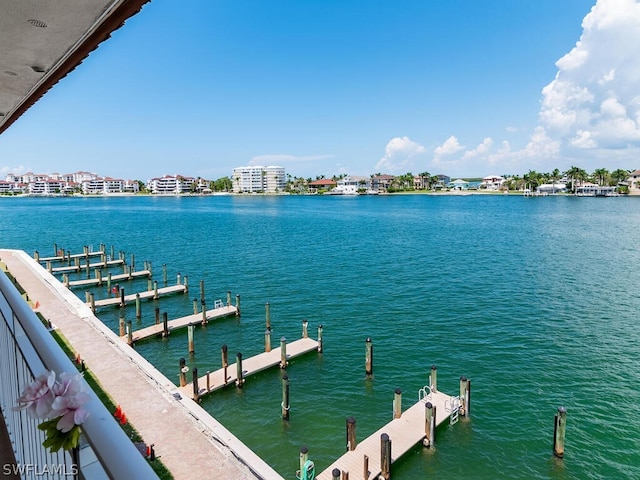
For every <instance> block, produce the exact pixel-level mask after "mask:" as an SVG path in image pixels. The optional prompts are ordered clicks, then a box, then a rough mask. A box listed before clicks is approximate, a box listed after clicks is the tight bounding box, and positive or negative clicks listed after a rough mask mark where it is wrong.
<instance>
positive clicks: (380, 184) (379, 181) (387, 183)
mask: <svg viewBox="0 0 640 480" xmlns="http://www.w3.org/2000/svg"><path fill="white" fill-rule="evenodd" d="M395 179H396V177H394V176H393V175H374V176H373V177H371V180H370V182H371V190H372V191H374V192H386V191H387V190H388V189H389V187H391V186H392V185H393V181H394V180H395Z"/></svg>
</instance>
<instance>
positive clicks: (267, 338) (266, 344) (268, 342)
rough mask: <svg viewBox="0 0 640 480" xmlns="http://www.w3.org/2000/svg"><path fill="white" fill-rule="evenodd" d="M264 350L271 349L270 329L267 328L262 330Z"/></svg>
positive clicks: (268, 350)
mask: <svg viewBox="0 0 640 480" xmlns="http://www.w3.org/2000/svg"><path fill="white" fill-rule="evenodd" d="M264 351H265V352H270V351H271V329H269V328H267V329H266V330H265V332H264Z"/></svg>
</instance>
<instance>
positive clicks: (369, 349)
mask: <svg viewBox="0 0 640 480" xmlns="http://www.w3.org/2000/svg"><path fill="white" fill-rule="evenodd" d="M364 369H365V373H366V374H367V377H371V376H372V375H373V343H372V342H371V338H370V337H367V339H366V340H365V367H364Z"/></svg>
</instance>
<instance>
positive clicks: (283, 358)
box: [280, 337, 288, 368]
mask: <svg viewBox="0 0 640 480" xmlns="http://www.w3.org/2000/svg"><path fill="white" fill-rule="evenodd" d="M287 364H288V362H287V339H286V338H285V337H282V338H281V339H280V368H287Z"/></svg>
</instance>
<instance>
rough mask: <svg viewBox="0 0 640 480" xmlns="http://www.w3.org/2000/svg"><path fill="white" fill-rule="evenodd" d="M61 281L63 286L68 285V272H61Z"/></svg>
mask: <svg viewBox="0 0 640 480" xmlns="http://www.w3.org/2000/svg"><path fill="white" fill-rule="evenodd" d="M62 281H63V282H64V286H65V287H67V288H70V287H69V274H68V273H63V274H62Z"/></svg>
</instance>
